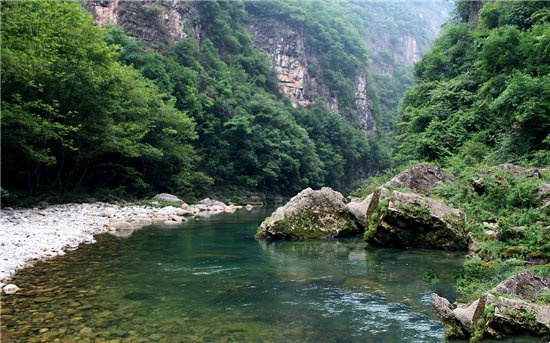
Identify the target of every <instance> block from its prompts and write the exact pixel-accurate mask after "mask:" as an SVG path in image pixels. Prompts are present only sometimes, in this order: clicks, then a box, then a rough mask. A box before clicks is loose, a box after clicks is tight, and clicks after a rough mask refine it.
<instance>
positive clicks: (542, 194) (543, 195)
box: [537, 182, 550, 209]
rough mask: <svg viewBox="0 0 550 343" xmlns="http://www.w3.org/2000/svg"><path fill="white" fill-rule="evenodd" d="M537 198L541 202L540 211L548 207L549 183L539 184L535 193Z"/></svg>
mask: <svg viewBox="0 0 550 343" xmlns="http://www.w3.org/2000/svg"><path fill="white" fill-rule="evenodd" d="M537 198H539V199H540V200H542V206H541V209H543V208H546V207H548V206H550V183H545V182H543V183H541V184H540V185H539V190H538V191H537Z"/></svg>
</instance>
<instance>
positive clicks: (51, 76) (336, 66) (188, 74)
mask: <svg viewBox="0 0 550 343" xmlns="http://www.w3.org/2000/svg"><path fill="white" fill-rule="evenodd" d="M287 5H288V10H289V11H291V12H292V16H291V18H290V20H292V21H299V20H302V19H301V18H302V17H303V16H307V18H308V20H311V22H308V23H307V25H310V24H311V25H313V26H310V27H309V26H308V27H309V30H314V29H319V28H320V29H322V32H323V33H322V34H321V35H319V36H316V35H311V37H310V39H311V40H312V42H309V43H311V44H313V45H312V46H315V47H316V48H318V49H319V50H318V53H319V56H320V64H321V66H322V67H323V68H321V69H320V71H319V72H320V73H322V74H323V75H322V77H323V78H325V80H326V81H327V82H329V84H333V85H334V88H333V89H332V90H331V92H333V94H334V95H336V96H337V97H338V99H339V101H340V102H341V104H340V105H341V113H342V115H340V114H337V113H333V112H330V111H327V110H326V109H324V108H323V106H320V105H319V104H315V105H313V106H311V107H308V108H303V109H295V108H293V107H292V106H291V105H290V104H289V103H288V102H281V101H279V100H278V99H277V97H278V96H279V93H278V92H279V91H278V87H277V81H276V78H275V75H274V73H273V71H272V70H271V67H270V66H269V63H268V61H267V59H266V58H265V56H264V55H263V54H261V53H260V52H259V51H258V50H257V49H255V48H254V47H253V45H252V37H251V35H250V33H249V31H248V29H247V27H246V25H245V21H246V17H247V15H248V13H247V10H250V8H249V7H248V5H247V7H246V8H245V6H244V4H243V3H240V2H201V3H197V6H198V7H199V10H200V11H201V16H204V18H205V21H204V23H203V24H204V25H203V27H202V33H203V35H204V39H202V40H201V42H200V44H199V43H198V42H196V41H195V40H194V39H193V38H186V39H183V40H180V41H178V42H176V43H174V44H172V45H170V46H167V45H165V42H164V41H163V39H160V41H159V42H157V43H158V44H157V43H155V46H156V47H157V48H159V50H160V51H161V52H156V51H153V50H152V49H150V48H146V47H145V46H144V45H142V44H141V43H140V42H139V41H138V40H136V39H132V38H129V37H128V36H126V34H125V33H124V31H123V30H122V29H121V28H120V27H117V26H110V27H107V28H105V29H102V28H99V27H97V26H95V25H94V24H93V21H92V18H91V16H90V15H88V14H87V13H86V12H85V11H84V10H83V9H82V8H81V7H80V5H79V4H78V3H75V2H43V1H29V2H10V3H6V4H5V6H4V8H3V11H2V20H3V28H2V41H3V44H2V58H3V61H2V62H3V63H2V87H3V90H4V93H3V97H2V108H3V111H2V131H3V134H2V147H3V154H2V165H3V171H4V172H5V174H4V175H6V176H9V177H8V178H5V180H7V181H5V182H4V184H3V187H6V188H7V189H9V190H13V191H14V192H15V193H18V194H22V195H23V193H27V195H38V194H45V192H54V193H57V194H64V193H67V192H73V193H75V194H76V193H93V192H99V191H101V192H100V193H102V194H103V193H105V192H106V190H109V189H112V190H115V189H116V190H118V191H120V192H122V193H124V194H131V195H137V196H144V195H147V194H150V193H153V192H161V191H162V192H171V193H176V194H178V195H180V196H182V197H185V198H186V199H188V200H192V199H193V198H195V197H196V196H198V195H199V194H205V193H209V192H210V191H212V190H213V189H217V190H221V189H223V188H232V189H234V188H236V187H239V188H244V189H253V190H255V191H260V192H267V193H282V194H285V195H291V194H294V193H296V192H297V191H299V190H301V189H303V188H305V187H307V186H312V187H320V186H321V185H324V184H328V185H331V186H333V187H336V188H340V189H346V188H347V187H348V186H349V185H350V184H351V183H352V182H354V180H356V179H358V178H359V177H362V176H365V175H367V174H368V173H371V172H372V171H374V170H376V169H381V168H384V167H385V166H386V165H387V162H386V160H388V158H387V151H386V150H385V149H384V148H383V147H380V144H379V143H378V139H377V136H376V135H371V136H370V137H367V136H366V135H365V134H364V132H363V131H361V130H359V129H356V128H354V125H355V124H356V123H354V122H353V121H354V120H356V119H357V115H356V114H355V112H354V110H353V108H352V107H353V102H354V101H355V99H354V97H353V94H354V92H353V91H352V89H353V87H352V81H351V80H352V79H353V77H354V76H356V75H357V73H359V72H364V67H365V65H364V61H365V56H366V55H365V50H364V47H363V45H362V44H363V43H362V42H360V41H359V40H358V36H357V34H356V33H355V32H354V31H353V30H352V29H351V27H350V26H349V24H348V23H347V22H345V21H341V20H335V19H334V18H332V16H330V15H328V13H333V12H334V11H337V9H338V8H339V7H338V6H332V5H330V4H328V3H327V4H326V8H317V7H318V6H314V4H313V3H311V4H309V5H308V4H303V5H302V4H297V3H296V4H294V3H288V4H287ZM251 6H252V7H254V6H267V7H270V8H272V9H277V8H278V6H279V4H276V3H273V4H271V3H255V4H251ZM281 6H286V5H281ZM138 7H139V6H138ZM139 8H141V7H139ZM162 10H163V8H162V5H155V6H150V7H148V8H147V9H144V10H143V13H141V12H140V13H139V14H140V15H142V16H144V18H145V20H148V22H150V23H152V25H154V26H155V27H157V28H159V29H160V26H159V25H160V24H159V23H158V22H157V21H156V19H155V18H158V15H159V13H160V11H162ZM331 11H332V12H331ZM302 24H304V25H305V22H302ZM311 32H313V31H311ZM83 42H85V44H84V43H83ZM159 45H162V46H160V47H159ZM327 47H330V49H328V50H327V49H326V48H327ZM350 123H351V124H350ZM355 127H356V125H355Z"/></svg>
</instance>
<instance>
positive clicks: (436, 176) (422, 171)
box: [385, 164, 454, 193]
mask: <svg viewBox="0 0 550 343" xmlns="http://www.w3.org/2000/svg"><path fill="white" fill-rule="evenodd" d="M452 179H454V176H453V175H452V174H450V173H448V172H446V171H444V170H443V169H441V168H439V167H438V166H430V165H427V164H417V165H415V166H412V167H411V168H408V169H405V170H403V171H402V172H401V173H399V174H398V175H396V176H394V177H393V178H392V179H391V180H390V181H388V182H386V184H385V186H386V187H394V188H406V189H410V190H412V191H414V192H417V193H429V192H430V191H431V190H432V189H434V188H435V187H437V186H439V185H441V184H442V183H444V182H446V181H449V180H452Z"/></svg>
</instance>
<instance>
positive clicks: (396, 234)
mask: <svg viewBox="0 0 550 343" xmlns="http://www.w3.org/2000/svg"><path fill="white" fill-rule="evenodd" d="M365 240H366V241H367V242H369V243H370V244H373V245H377V246H382V247H392V248H425V249H442V250H466V249H467V248H468V238H467V235H466V233H465V231H464V214H463V213H462V212H461V211H460V210H458V209H455V208H452V207H449V206H447V205H446V204H445V203H444V202H443V201H442V200H440V199H433V198H429V197H426V196H423V195H419V194H416V193H409V192H400V191H392V190H389V189H387V188H385V187H380V188H378V189H377V190H376V191H375V192H374V193H373V196H372V199H371V201H370V204H369V208H368V210H367V227H366V229H365Z"/></svg>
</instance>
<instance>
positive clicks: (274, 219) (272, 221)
mask: <svg viewBox="0 0 550 343" xmlns="http://www.w3.org/2000/svg"><path fill="white" fill-rule="evenodd" d="M354 233H359V229H358V227H357V225H356V224H355V222H354V221H353V220H352V219H351V217H350V214H349V212H348V208H347V206H346V203H345V199H344V197H343V196H342V194H340V193H338V192H336V191H334V190H332V189H331V188H329V187H323V188H322V189H321V190H316V191H315V190H313V189H311V188H307V189H304V190H303V191H301V192H300V193H298V195H296V196H295V197H293V198H292V199H290V201H289V202H288V203H287V204H286V205H284V206H282V207H279V208H278V209H277V210H276V211H275V212H274V213H273V214H272V215H271V216H270V217H268V218H266V219H265V220H264V222H263V223H262V225H261V226H260V228H259V230H258V232H257V234H256V237H257V238H270V239H307V238H334V237H340V236H346V235H350V234H354Z"/></svg>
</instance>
